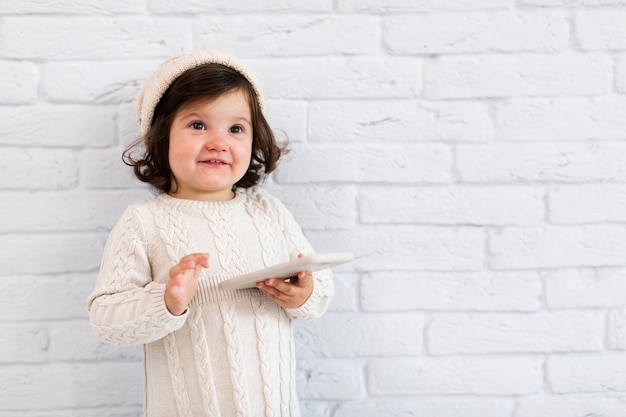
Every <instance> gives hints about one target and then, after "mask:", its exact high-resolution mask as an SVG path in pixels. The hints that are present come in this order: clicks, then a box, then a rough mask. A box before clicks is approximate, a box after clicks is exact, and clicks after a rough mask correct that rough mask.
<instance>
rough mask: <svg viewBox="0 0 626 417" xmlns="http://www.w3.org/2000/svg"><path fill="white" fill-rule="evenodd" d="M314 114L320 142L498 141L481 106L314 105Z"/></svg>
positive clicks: (313, 134) (312, 136)
mask: <svg viewBox="0 0 626 417" xmlns="http://www.w3.org/2000/svg"><path fill="white" fill-rule="evenodd" d="M309 114H310V116H309V141H310V142H315V143H331V142H332V143H359V144H362V143H363V142H370V141H371V142H376V141H379V142H381V141H384V142H385V143H389V142H401V143H413V142H418V141H419V142H422V141H442V142H456V141H459V142H466V141H482V142H485V141H490V140H491V139H492V136H493V135H492V123H491V120H490V114H489V108H488V107H487V106H486V105H484V104H481V103H464V102H446V103H445V104H443V103H437V102H425V101H412V100H384V101H379V100H376V101H365V100H358V101H354V100H346V101H339V102H336V101H315V102H312V103H311V106H310V110H309ZM407 132H411V133H410V134H407Z"/></svg>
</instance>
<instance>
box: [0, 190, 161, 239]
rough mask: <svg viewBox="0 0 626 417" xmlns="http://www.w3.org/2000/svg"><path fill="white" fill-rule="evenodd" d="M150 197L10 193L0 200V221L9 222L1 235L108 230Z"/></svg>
mask: <svg viewBox="0 0 626 417" xmlns="http://www.w3.org/2000/svg"><path fill="white" fill-rule="evenodd" d="M149 197H151V195H150V194H149V193H141V192H139V191H138V190H130V191H124V190H115V191H97V192H74V191H72V192H59V191H53V192H38V193H30V194H23V193H19V192H11V193H5V194H4V198H3V199H2V200H0V218H4V219H10V222H7V223H8V224H7V226H6V227H4V228H3V231H4V232H27V231H28V232H36V231H39V232H43V231H51V232H54V231H62V230H63V231H75V232H80V231H84V230H98V229H111V228H112V227H113V225H114V224H115V223H116V222H117V220H118V218H119V217H120V216H121V214H122V213H123V211H124V209H125V208H126V207H127V206H128V205H130V204H132V203H134V202H137V201H140V200H143V199H147V198H149Z"/></svg>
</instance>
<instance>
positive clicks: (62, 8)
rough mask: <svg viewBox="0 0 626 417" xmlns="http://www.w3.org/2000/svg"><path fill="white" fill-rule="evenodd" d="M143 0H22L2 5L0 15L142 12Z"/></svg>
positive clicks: (143, 8) (143, 7)
mask: <svg viewBox="0 0 626 417" xmlns="http://www.w3.org/2000/svg"><path fill="white" fill-rule="evenodd" d="M144 10H145V6H144V2H143V1H142V0H132V1H125V2H119V1H117V0H103V1H98V0H56V1H55V2H54V4H52V3H48V2H42V1H39V0H21V1H19V2H17V1H16V2H10V3H6V4H3V5H2V10H0V15H2V14H7V15H18V14H59V15H60V14H70V15H72V14H82V15H86V14H111V13H141V12H142V11H144Z"/></svg>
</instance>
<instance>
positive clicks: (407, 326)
mask: <svg viewBox="0 0 626 417" xmlns="http://www.w3.org/2000/svg"><path fill="white" fill-rule="evenodd" d="M423 327H424V319H423V317H421V316H417V315H415V314H385V315H363V314H352V313H327V314H326V315H325V316H324V317H323V318H322V319H320V320H316V321H314V322H308V323H302V324H298V325H297V326H296V327H295V329H294V331H295V334H296V350H297V351H298V355H299V356H300V357H303V358H312V357H319V356H324V357H331V358H353V357H360V356H381V355H382V356H396V355H417V354H419V353H420V352H421V350H422V331H423Z"/></svg>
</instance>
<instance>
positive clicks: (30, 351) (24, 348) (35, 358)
mask: <svg viewBox="0 0 626 417" xmlns="http://www.w3.org/2000/svg"><path fill="white" fill-rule="evenodd" d="M0 340H2V342H0V364H11V363H25V362H44V361H45V360H46V359H47V358H48V352H47V351H48V343H49V338H48V329H47V328H46V326H45V325H44V324H36V323H20V324H14V323H0Z"/></svg>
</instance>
